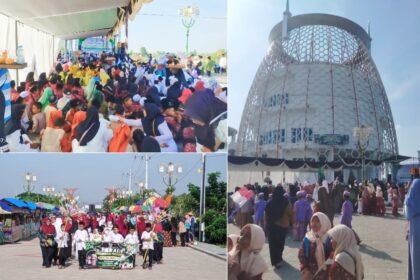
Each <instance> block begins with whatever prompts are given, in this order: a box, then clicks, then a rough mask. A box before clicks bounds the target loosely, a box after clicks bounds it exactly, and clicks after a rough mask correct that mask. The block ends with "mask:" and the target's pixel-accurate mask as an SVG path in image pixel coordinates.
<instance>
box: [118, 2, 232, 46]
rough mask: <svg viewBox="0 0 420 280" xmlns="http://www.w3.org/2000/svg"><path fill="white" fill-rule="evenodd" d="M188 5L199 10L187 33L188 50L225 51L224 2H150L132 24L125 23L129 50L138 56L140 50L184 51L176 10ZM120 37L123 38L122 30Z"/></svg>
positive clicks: (180, 25)
mask: <svg viewBox="0 0 420 280" xmlns="http://www.w3.org/2000/svg"><path fill="white" fill-rule="evenodd" d="M190 5H195V6H197V7H198V8H199V9H200V15H199V16H198V17H197V19H196V22H195V25H194V26H193V27H192V28H191V30H190V40H189V45H190V50H197V51H198V52H214V51H217V50H219V49H226V6H227V4H226V0H211V1H208V0H176V1H174V0H154V1H153V2H151V3H149V4H145V5H143V7H142V8H141V10H140V12H139V13H138V14H137V16H136V18H135V20H134V21H129V23H128V27H129V28H128V38H129V41H128V48H129V50H133V51H137V52H138V51H139V50H140V48H141V47H143V46H144V47H146V49H147V50H148V51H150V52H155V51H169V52H179V51H181V52H182V51H185V40H186V39H185V28H184V26H183V25H182V21H181V18H180V17H179V16H178V10H179V9H180V8H183V7H187V6H190ZM158 15H163V16H158ZM121 33H122V36H123V38H125V28H122V30H121Z"/></svg>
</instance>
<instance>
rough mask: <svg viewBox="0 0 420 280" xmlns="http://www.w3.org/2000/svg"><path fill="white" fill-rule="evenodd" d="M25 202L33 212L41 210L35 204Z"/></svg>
mask: <svg viewBox="0 0 420 280" xmlns="http://www.w3.org/2000/svg"><path fill="white" fill-rule="evenodd" d="M23 202H25V203H26V205H28V207H29V209H31V210H36V209H37V208H38V209H40V207H39V206H38V205H36V204H35V203H33V202H30V201H25V200H23Z"/></svg>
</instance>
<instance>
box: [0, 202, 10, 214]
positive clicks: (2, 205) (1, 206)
mask: <svg viewBox="0 0 420 280" xmlns="http://www.w3.org/2000/svg"><path fill="white" fill-rule="evenodd" d="M0 208H2V209H3V210H4V211H7V212H12V207H10V206H9V205H7V204H6V203H4V202H1V201H0Z"/></svg>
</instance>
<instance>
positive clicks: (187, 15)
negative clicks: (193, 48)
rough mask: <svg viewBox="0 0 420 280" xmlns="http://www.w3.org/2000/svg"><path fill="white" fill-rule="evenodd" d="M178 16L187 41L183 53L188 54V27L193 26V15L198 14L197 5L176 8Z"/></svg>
mask: <svg viewBox="0 0 420 280" xmlns="http://www.w3.org/2000/svg"><path fill="white" fill-rule="evenodd" d="M178 13H179V16H180V17H181V19H182V25H184V27H185V30H186V36H187V43H186V45H185V54H188V40H189V37H190V29H191V28H192V27H193V26H194V23H195V17H197V16H198V15H200V10H199V9H198V7H197V6H187V7H185V8H182V9H179V10H178Z"/></svg>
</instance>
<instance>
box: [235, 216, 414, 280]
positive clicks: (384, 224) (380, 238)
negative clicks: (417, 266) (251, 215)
mask: <svg viewBox="0 0 420 280" xmlns="http://www.w3.org/2000/svg"><path fill="white" fill-rule="evenodd" d="M338 223H339V216H338V215H337V216H336V217H335V219H334V224H338ZM406 224H407V221H406V220H405V219H403V218H394V217H392V216H390V215H386V216H385V217H384V218H381V217H374V216H362V215H355V216H353V223H352V225H353V228H354V229H355V230H356V232H357V233H358V235H359V236H360V238H361V239H362V244H361V246H360V248H359V250H360V252H361V254H362V259H363V264H364V268H365V280H379V279H381V280H383V279H407V277H408V274H407V269H408V268H407V267H408V244H407V241H406V240H405V228H406ZM228 233H229V234H230V233H236V234H238V233H239V228H237V227H236V226H234V225H232V224H229V225H228ZM299 246H300V243H299V242H296V241H293V240H292V238H291V235H290V234H289V235H288V236H287V239H286V246H285V249H284V253H283V259H284V261H285V262H284V264H283V266H282V267H281V268H280V269H278V270H273V268H270V269H269V271H268V272H267V273H266V274H264V276H263V279H287V280H289V279H293V280H294V279H301V274H300V270H299V261H298V258H297V253H298V248H299ZM262 255H263V257H264V258H265V260H266V262H267V264H268V265H270V255H269V251H268V244H266V245H265V246H264V249H263V251H262Z"/></svg>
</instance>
